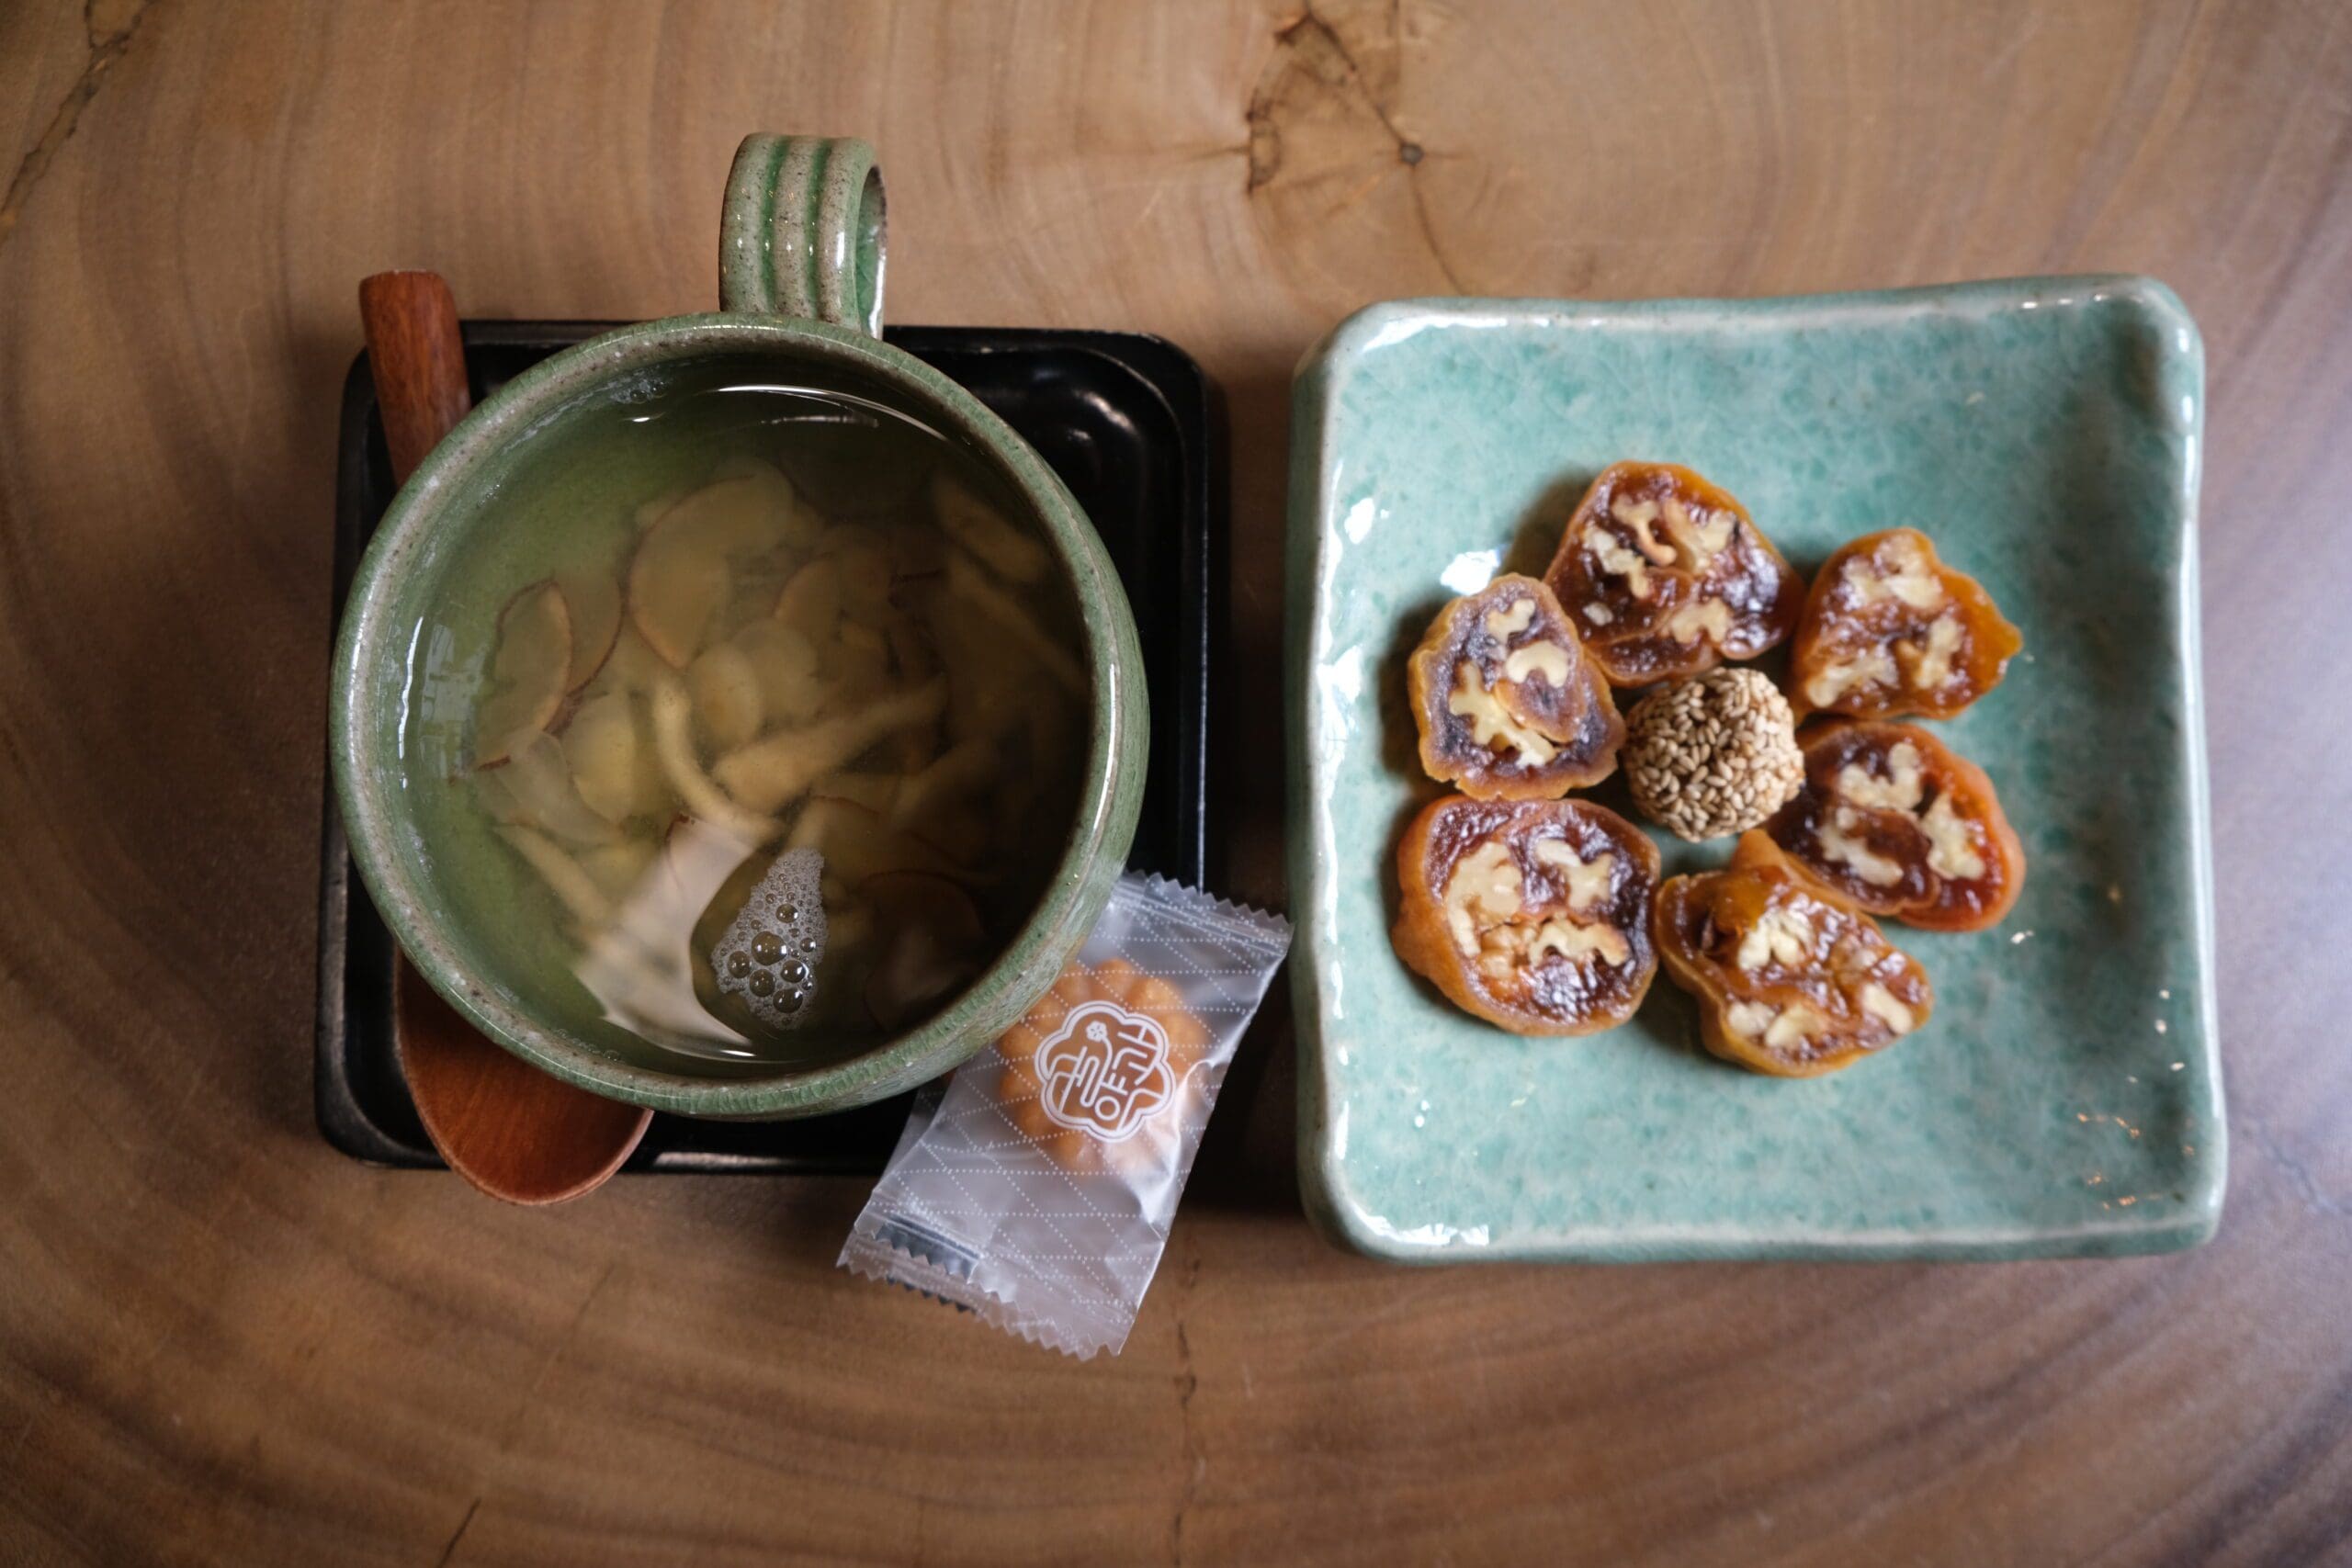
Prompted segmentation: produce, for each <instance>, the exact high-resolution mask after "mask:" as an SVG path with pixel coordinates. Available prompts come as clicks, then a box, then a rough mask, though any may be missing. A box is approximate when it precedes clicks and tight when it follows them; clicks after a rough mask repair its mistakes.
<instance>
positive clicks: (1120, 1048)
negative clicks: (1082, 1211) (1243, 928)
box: [996, 958, 1210, 1171]
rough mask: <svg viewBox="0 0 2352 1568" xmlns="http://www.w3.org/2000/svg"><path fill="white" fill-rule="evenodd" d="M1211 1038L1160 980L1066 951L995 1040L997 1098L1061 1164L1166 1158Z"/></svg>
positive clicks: (1149, 1164)
mask: <svg viewBox="0 0 2352 1568" xmlns="http://www.w3.org/2000/svg"><path fill="white" fill-rule="evenodd" d="M1209 1043H1210V1041H1209V1032H1208V1028H1207V1026H1206V1025H1204V1024H1203V1023H1202V1022H1201V1021H1200V1019H1199V1018H1198V1017H1197V1016H1196V1015H1194V1013H1193V1011H1192V1010H1191V1009H1189V1008H1187V1007H1186V1006H1185V1005H1184V1001H1183V998H1182V997H1181V996H1180V995H1178V993H1177V990H1176V987H1173V986H1171V985H1170V984H1169V983H1168V982H1167V981H1166V980H1163V979H1161V978H1160V977H1159V976H1156V975H1146V974H1144V973H1143V972H1142V971H1140V970H1138V969H1136V967H1135V965H1133V964H1129V963H1127V962H1126V961H1125V959H1121V958H1112V959H1106V960H1105V961H1104V962H1103V963H1102V964H1095V965H1092V966H1091V967H1090V966H1089V965H1087V964H1080V963H1077V962H1072V963H1071V964H1070V965H1069V968H1067V969H1065V970H1063V971H1062V974H1061V976H1060V978H1058V979H1057V980H1056V981H1055V982H1054V985H1053V988H1052V989H1050V990H1048V991H1047V992H1046V994H1045V995H1044V996H1042V997H1040V998H1037V1000H1036V1002H1035V1005H1033V1006H1032V1007H1031V1008H1030V1010H1028V1012H1027V1013H1025V1014H1023V1017H1022V1019H1021V1021H1019V1022H1018V1023H1015V1024H1014V1025H1013V1026H1012V1028H1011V1029H1010V1030H1007V1031H1006V1032H1005V1033H1004V1035H1003V1037H1002V1038H1001V1039H1000V1040H999V1041H998V1042H997V1055H998V1057H999V1058H1000V1060H1001V1062H1002V1064H1003V1066H1001V1069H1000V1070H999V1073H998V1076H997V1084H996V1094H997V1100H998V1102H999V1104H1000V1105H1001V1106H1002V1108H1003V1110H1004V1113H1005V1115H1006V1116H1007V1117H1008V1118H1009V1119H1010V1120H1011V1121H1012V1124H1013V1125H1014V1126H1015V1127H1017V1128H1019V1129H1020V1130H1021V1132H1022V1134H1023V1135H1024V1136H1026V1137H1028V1138H1029V1139H1030V1140H1031V1141H1032V1142H1033V1143H1035V1145H1037V1146H1038V1147H1039V1148H1041V1149H1043V1150H1044V1151H1045V1152H1046V1155H1047V1156H1049V1157H1050V1158H1052V1159H1053V1160H1054V1161H1055V1163H1057V1164H1058V1165H1059V1166H1061V1167H1062V1168H1063V1169H1065V1170H1070V1171H1080V1170H1096V1169H1102V1168H1114V1169H1119V1170H1126V1171H1137V1170H1147V1169H1162V1168H1167V1167H1168V1162H1169V1160H1170V1156H1171V1153H1172V1151H1173V1149H1174V1147H1175V1145H1176V1143H1177V1140H1178V1139H1179V1138H1180V1137H1181V1136H1182V1132H1183V1128H1184V1127H1185V1126H1186V1125H1187V1111H1188V1107H1190V1106H1191V1105H1192V1104H1193V1101H1194V1100H1197V1099H1198V1097H1199V1096H1200V1095H1201V1094H1202V1093H1203V1092H1204V1090H1203V1089H1202V1086H1201V1083H1200V1081H1199V1079H1198V1077H1196V1076H1195V1075H1194V1073H1193V1068H1194V1067H1196V1066H1199V1065H1200V1062H1201V1058H1202V1056H1203V1055H1204V1054H1205V1053H1206V1052H1207V1050H1208V1048H1209Z"/></svg>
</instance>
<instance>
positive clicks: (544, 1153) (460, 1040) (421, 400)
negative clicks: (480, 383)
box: [359, 272, 653, 1203]
mask: <svg viewBox="0 0 2352 1568" xmlns="http://www.w3.org/2000/svg"><path fill="white" fill-rule="evenodd" d="M359 314H360V318H361V320H362V321H365V322H366V323H367V329H368V370H369V373H370V374H372V375H373V376H374V377H375V378H376V401H377V403H378V405H379V407H380V408H381V410H382V412H383V419H384V435H385V438H386V441H387V444H388V445H389V446H390V448H391V454H392V474H393V477H394V478H395V479H401V480H406V479H407V478H408V476H409V473H410V471H411V470H412V469H413V468H415V467H416V466H417V464H419V463H421V462H423V461H424V456H425V454H426V453H428V452H430V451H432V450H433V448H434V447H435V446H436V445H438V444H439V442H440V440H441V438H442V437H443V436H445V435H447V434H449V431H450V428H451V427H452V426H453V425H455V424H456V423H458V421H459V420H461V419H463V418H464V417H465V415H466V410H467V407H468V406H469V404H470V403H471V402H472V400H473V398H472V393H471V392H470V391H469V389H468V388H467V384H466V349H465V343H464V341H463V339H462V338H460V336H459V335H458V302H457V300H456V299H455V298H454V297H453V296H451V294H450V292H449V286H448V284H447V283H446V282H444V281H443V280H442V277H441V275H440V274H438V273H433V272H379V273H377V274H376V275H375V276H372V277H367V278H363V279H361V280H360V284H359ZM392 1037H393V1039H394V1040H395V1041H396V1042H397V1043H398V1048H399V1053H400V1062H401V1072H402V1073H403V1074H404V1075H406V1077H407V1078H408V1088H409V1093H410V1094H411V1095H412V1096H413V1098H414V1099H415V1100H416V1114H417V1118H418V1120H420V1121H422V1122H424V1131H425V1135H426V1136H428V1137H430V1138H431V1139H432V1140H433V1146H434V1147H435V1148H436V1149H438V1150H440V1151H441V1157H442V1158H443V1159H445V1160H447V1161H448V1163H449V1168H450V1169H452V1170H454V1171H456V1172H457V1173H458V1175H460V1176H462V1177H464V1178H465V1179H467V1180H468V1181H470V1182H472V1183H473V1184H474V1186H476V1187H477V1188H479V1189H481V1190H482V1191H484V1192H487V1193H489V1194H490V1195H491V1196H492V1197H493V1198H503V1199H504V1200H505V1201H508V1202H510V1203H560V1202H561V1201H563V1200H564V1199H566V1198H577V1197H579V1196H580V1195H581V1194H582V1193H583V1192H591V1191H594V1190H595V1189H597V1188H599V1187H601V1186H603V1185H604V1184H605V1180H606V1179H608V1178H610V1177H611V1175H612V1174H613V1172H615V1171H616V1170H618V1169H619V1168H621V1164H622V1162H623V1161H625V1160H627V1159H628V1156H629V1155H630V1153H631V1152H632V1151H634V1150H635V1149H636V1147H637V1145H638V1141H639V1139H641V1138H643V1137H644V1136H645V1129H646V1126H647V1124H648V1123H650V1122H651V1121H652V1120H653V1112H652V1111H648V1110H646V1109H645V1108H644V1107H642V1106H637V1105H624V1104H622V1103H621V1102H620V1101H619V1100H606V1099H605V1097H604V1096H602V1095H598V1094H591V1093H589V1092H588V1091H587V1090H586V1089H575V1088H573V1087H572V1086H571V1085H570V1084H568V1083H565V1082H563V1081H562V1080H561V1079H560V1078H555V1077H548V1075H547V1074H546V1073H543V1072H541V1071H540V1070H539V1069H538V1068H537V1067H535V1066H531V1065H530V1064H529V1063H528V1062H526V1061H524V1060H523V1059H522V1058H521V1057H520V1056H516V1055H513V1054H512V1053H510V1052H508V1051H505V1050H503V1049H502V1048H501V1047H500V1046H498V1045H497V1044H496V1043H493V1042H492V1041H491V1040H490V1039H488V1038H487V1037H485V1036H484V1035H483V1034H482V1033H481V1031H479V1030H477V1029H475V1028H474V1027H473V1025H471V1024H469V1023H468V1022H467V1021H466V1020H465V1017H464V1015H463V1014H461V1013H459V1012H458V1010H457V1009H455V1008H453V1007H451V1006H450V1005H449V1004H448V1003H447V1001H445V1000H443V999H442V997H441V994H440V993H439V992H437V991H435V989H434V988H433V987H431V986H430V985H428V984H426V983H425V979H424V976H423V975H422V974H421V973H419V972H418V970H417V968H416V966H415V965H413V964H411V963H409V961H408V959H407V957H406V956H405V955H404V954H401V953H398V952H397V951H396V952H395V953H394V954H393V959H392Z"/></svg>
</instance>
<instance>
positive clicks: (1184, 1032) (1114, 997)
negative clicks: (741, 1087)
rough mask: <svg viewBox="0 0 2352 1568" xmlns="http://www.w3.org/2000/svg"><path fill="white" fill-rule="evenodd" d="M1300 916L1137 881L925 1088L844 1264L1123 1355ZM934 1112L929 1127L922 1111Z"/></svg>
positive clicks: (1085, 1351) (1123, 884)
mask: <svg viewBox="0 0 2352 1568" xmlns="http://www.w3.org/2000/svg"><path fill="white" fill-rule="evenodd" d="M1289 946H1290V925H1289V922H1288V921H1286V920H1283V919H1281V918H1280V917H1279V916H1275V915H1268V914H1262V913H1261V912H1259V911H1258V910H1255V909H1249V908H1242V907H1240V906H1238V905H1235V904H1228V903H1226V902H1224V901H1223V900H1221V899H1217V898H1213V897H1209V896H1208V895H1207V894H1204V893H1200V892H1196V891H1194V890H1193V889H1191V888H1188V887H1182V886H1178V885H1177V884H1175V883H1172V882H1169V881H1167V880H1165V879H1164V878H1161V877H1157V876H1142V875H1137V874H1128V875H1126V876H1124V877H1122V878H1121V879H1120V880H1119V882H1118V885H1117V886H1115V887H1114V888H1113V889H1112V893H1111V898H1110V902H1109V903H1108V904H1106V905H1105V906H1104V907H1103V918H1102V919H1100V920H1098V921H1097V922H1096V923H1095V927H1094V930H1093V932H1092V933H1091V935H1089V936H1088V938H1087V939H1086V942H1085V944H1084V945H1083V946H1081V947H1080V949H1079V951H1078V956H1077V957H1076V958H1074V959H1073V960H1071V962H1070V964H1069V967H1068V968H1066V969H1064V970H1063V971H1062V973H1061V976H1060V978H1059V979H1057V980H1056V981H1055V983H1054V987H1053V988H1052V989H1051V990H1049V991H1047V992H1046V995H1045V996H1043V997H1042V998H1039V999H1038V1001H1037V1005H1036V1006H1035V1007H1033V1008H1032V1009H1030V1010H1029V1012H1028V1014H1027V1015H1026V1016H1025V1017H1023V1019H1022V1020H1021V1021H1020V1022H1018V1023H1016V1024H1014V1025H1013V1026H1012V1029H1011V1030H1010V1031H1009V1032H1007V1033H1006V1034H1005V1035H1004V1037H1003V1038H1002V1039H1001V1040H999V1041H998V1042H997V1043H995V1044H994V1045H992V1046H990V1047H989V1049H987V1050H986V1051H983V1052H981V1053H980V1054H979V1055H977V1056H975V1057H973V1058H972V1060H971V1061H970V1062H968V1063H967V1064H966V1065H965V1066H962V1067H961V1068H959V1069H957V1071H956V1076H955V1077H953V1078H952V1079H950V1080H949V1082H948V1084H947V1088H946V1089H945V1091H944V1094H943V1095H942V1096H941V1097H940V1098H939V1100H938V1103H937V1105H936V1107H935V1108H933V1107H932V1106H931V1105H930V1104H929V1103H928V1097H927V1096H926V1097H925V1098H924V1099H921V1100H918V1101H917V1105H916V1110H915V1112H914V1114H913V1116H912V1117H911V1118H910V1121H909V1123H908V1128H907V1132H906V1134H905V1135H903V1136H902V1137H900V1139H899V1147H898V1150H897V1152H896V1153H894V1154H893V1155H892V1156H890V1164H889V1168H888V1169H887V1170H885V1171H884V1172H883V1173H882V1179H881V1181H880V1182H879V1183H878V1184H877V1185H876V1187H875V1189H874V1196H873V1198H872V1199H871V1200H869V1201H867V1203H866V1205H865V1213H861V1214H860V1215H859V1216H858V1218H857V1224H856V1225H855V1226H854V1227H853V1229H852V1230H851V1232H850V1238H849V1245H848V1246H847V1247H843V1248H842V1257H841V1264H842V1268H844V1269H849V1270H850V1271H851V1272H852V1273H855V1274H863V1275H865V1276H866V1277H867V1278H868V1279H875V1280H888V1281H890V1282H893V1283H896V1284H900V1285H905V1286H907V1287H909V1288H910V1289H912V1290H916V1291H920V1292H923V1293H925V1294H927V1295H932V1296H935V1297H937V1298H939V1299H940V1300H941V1301H944V1302H948V1303H953V1304H955V1305H957V1306H962V1307H966V1308H968V1309H970V1310H971V1311H972V1312H974V1313H976V1314H978V1315H979V1316H980V1317H982V1318H984V1319H986V1320H987V1321H989V1322H990V1323H993V1324H995V1325H997V1326H998V1327H1000V1328H1003V1329H1005V1330H1007V1331H1009V1332H1011V1333H1014V1334H1018V1335H1020V1336H1022V1337H1023V1338H1026V1339H1030V1340H1034V1341H1035V1342H1036V1343H1037V1344H1040V1345H1046V1346H1050V1347H1052V1348H1055V1349H1057V1350H1062V1351H1066V1352H1068V1353H1069V1354H1070V1355H1073V1356H1077V1357H1080V1359H1083V1358H1086V1357H1089V1356H1091V1355H1093V1354H1094V1353H1095V1352H1096V1351H1098V1350H1106V1349H1107V1350H1110V1351H1113V1352H1114V1353H1115V1352H1116V1351H1117V1350H1118V1349H1119V1348H1120V1347H1121V1346H1122V1345H1124V1344H1125V1343H1126V1337H1127V1329H1128V1326H1129V1325H1131V1324H1133V1323H1134V1322H1135V1315H1136V1309H1137V1308H1138V1307H1139V1306H1141V1305H1142V1303H1143V1295H1144V1292H1145V1290H1146V1289H1147V1288H1148V1287H1149V1285H1150V1284H1151V1276H1152V1273H1153V1271H1154V1270H1155V1269H1158V1268H1159V1254H1160V1250H1161V1248H1162V1247H1165V1246H1166V1245H1167V1242H1168V1227H1169V1224H1170V1222H1171V1221H1172V1220H1173V1219H1174V1218H1175V1217H1176V1201H1177V1199H1178V1197H1179V1196H1180V1195H1182V1192H1183V1190H1184V1179H1185V1177H1186V1176H1187V1175H1188V1174H1190V1172H1191V1170H1192V1168H1193V1153H1194V1152H1195V1151H1196V1150H1197V1149H1198V1148H1199V1147H1200V1143H1201V1134H1202V1131H1203V1130H1204V1128H1205V1127H1206V1126H1207V1125H1208V1119H1209V1110H1210V1108H1211V1107H1212V1106H1213V1105H1215V1104H1216V1092H1217V1089H1218V1087H1219V1086H1220V1085H1221V1084H1223V1083H1224V1081H1225V1069H1226V1066H1227V1063H1229V1062H1230V1061H1231V1060H1232V1059H1233V1052H1234V1047H1235V1046H1236V1045H1237V1044H1238V1043H1240V1039H1241V1031H1242V1029H1243V1027H1244V1026H1245V1025H1246V1024H1248V1023H1249V1021H1250V1015H1251V1014H1253V1013H1255V1012H1256V1011H1257V1010H1258V1003H1259V1001H1260V1000H1261V998H1263V997H1264V996H1265V994H1266V987H1267V984H1268V983H1269V982H1270V981H1272V978H1273V975H1274V970H1275V968H1276V967H1277V966H1279V965H1280V964H1281V963H1282V959H1283V953H1284V952H1285V951H1286V950H1287V949H1288V948H1289ZM926 1112H928V1118H929V1119H928V1121H926V1120H925V1113H926Z"/></svg>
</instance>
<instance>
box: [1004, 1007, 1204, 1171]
mask: <svg viewBox="0 0 2352 1568" xmlns="http://www.w3.org/2000/svg"><path fill="white" fill-rule="evenodd" d="M1037 1071H1038V1075H1039V1077H1040V1078H1041V1079H1042V1080H1043V1082H1044V1085H1045V1088H1044V1089H1043V1091H1042V1092H1041V1093H1040V1094H1039V1096H1038V1107H1039V1109H1041V1110H1042V1111H1045V1113H1046V1115H1047V1116H1049V1117H1051V1118H1052V1119H1053V1120H1054V1122H1057V1124H1058V1125H1061V1126H1064V1127H1069V1128H1071V1129H1074V1130H1075V1131H1078V1132H1081V1133H1089V1134H1092V1135H1093V1136H1095V1137H1098V1138H1100V1139H1102V1140H1103V1142H1104V1143H1106V1144H1116V1143H1124V1142H1125V1140H1127V1139H1128V1138H1130V1137H1133V1136H1134V1135H1135V1133H1136V1129H1137V1128H1139V1127H1141V1126H1142V1125H1143V1124H1144V1122H1146V1121H1147V1120H1148V1119H1149V1117H1150V1116H1151V1115H1152V1113H1153V1112H1154V1111H1158V1110H1159V1109H1160V1108H1161V1107H1162V1106H1164V1105H1166V1104H1167V1103H1168V1101H1169V1100H1170V1097H1171V1096H1173V1095H1174V1094H1175V1092H1176V1085H1175V1081H1174V1078H1173V1077H1171V1076H1170V1073H1169V1071H1168V1032H1167V1031H1165V1030H1163V1029H1162V1028H1160V1026H1159V1023H1158V1022H1156V1021H1153V1020H1151V1019H1149V1018H1147V1017H1145V1016H1143V1015H1142V1014H1140V1013H1133V1012H1129V1011H1127V1010H1125V1009H1124V1008H1118V1007H1114V1006H1112V1005H1111V1004H1110V1003H1108V1002H1090V1003H1088V1004H1087V1005H1085V1006H1084V1007H1080V1008H1074V1009H1072V1010H1071V1011H1070V1014H1069V1018H1067V1019H1065V1020H1064V1021H1063V1022H1062V1026H1061V1028H1060V1029H1058V1030H1057V1031H1056V1032H1054V1033H1053V1035H1052V1036H1051V1037H1050V1038H1048V1039H1047V1040H1046V1043H1044V1044H1042V1045H1040V1046H1038V1047H1037Z"/></svg>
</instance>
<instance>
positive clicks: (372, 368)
mask: <svg viewBox="0 0 2352 1568" xmlns="http://www.w3.org/2000/svg"><path fill="white" fill-rule="evenodd" d="M359 319H360V321H362V322H363V323H365V325H366V327H367V329H368V374H369V375H370V376H372V377H374V378H375V381H376V406H377V407H378V409H379V411H381V412H382V414H383V419H384V438H385V442H386V444H387V445H388V446H390V448H391V453H392V478H393V479H395V480H396V481H397V482H399V483H401V484H406V483H407V482H408V477H409V475H410V474H411V473H412V472H413V471H414V470H415V468H416V466H417V465H418V464H419V463H422V462H423V461H424V455H425V454H426V453H428V452H430V451H432V450H433V448H434V447H435V446H439V445H440V444H441V438H442V437H443V436H445V435H447V434H449V432H450V431H451V430H452V429H454V428H455V427H456V425H457V423H458V421H459V420H461V419H463V418H465V417H466V411H467V410H468V409H469V408H471V407H472V406H473V400H474V399H473V390H472V389H471V388H470V387H469V386H468V385H467V383H466V344H465V340H464V338H463V337H461V336H460V335H459V333H458V301H457V299H456V297H455V296H454V295H452V294H451V293H450V292H449V285H448V283H447V281H446V280H445V279H444V278H443V277H442V276H441V275H440V274H439V273H437V272H379V273H377V274H375V275H374V276H369V277H363V278H361V279H360V280H359Z"/></svg>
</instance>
